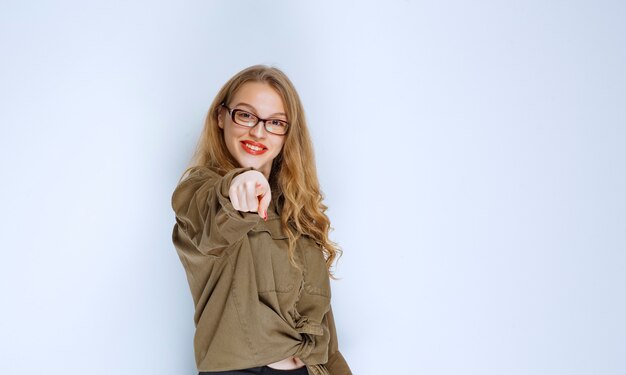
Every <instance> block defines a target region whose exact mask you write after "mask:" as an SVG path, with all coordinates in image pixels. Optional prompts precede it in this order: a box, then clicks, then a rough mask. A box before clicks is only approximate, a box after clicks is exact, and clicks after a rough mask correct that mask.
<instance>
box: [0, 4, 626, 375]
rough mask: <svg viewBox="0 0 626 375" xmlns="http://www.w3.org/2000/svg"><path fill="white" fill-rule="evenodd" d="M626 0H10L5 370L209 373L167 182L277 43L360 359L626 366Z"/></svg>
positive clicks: (574, 368)
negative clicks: (303, 128) (230, 91)
mask: <svg viewBox="0 0 626 375" xmlns="http://www.w3.org/2000/svg"><path fill="white" fill-rule="evenodd" d="M625 4H626V3H624V2H620V1H548V2H546V1H500V2H498V1H484V0H478V1H472V2H469V1H437V2H426V1H397V0H396V1H376V2H374V1H342V2H340V1H271V2H270V1H171V2H167V1H134V2H129V1H90V2H85V1H55V2H45V1H39V2H35V1H2V2H1V3H0V51H1V52H0V53H1V58H0V123H1V133H0V157H1V158H0V163H1V164H0V165H1V168H0V173H1V178H2V184H1V186H2V188H1V189H2V192H1V194H0V206H1V207H2V210H3V211H2V212H3V213H4V215H2V219H1V220H2V222H1V223H0V224H1V225H0V236H1V237H2V239H3V241H2V245H1V249H2V253H1V261H0V298H1V301H2V302H1V303H2V307H1V310H0V314H1V318H0V353H1V354H0V373H2V374H40V373H45V374H87V373H88V374H93V375H97V374H120V375H122V374H128V375H130V374H151V375H158V374H163V375H170V374H190V375H191V374H195V373H196V372H195V364H194V362H193V347H192V335H193V321H192V318H193V306H192V300H191V295H190V293H189V290H188V286H187V281H186V279H185V275H184V272H183V268H182V266H181V264H180V261H179V259H178V257H177V255H176V253H175V251H174V248H173V245H172V243H171V231H172V227H173V224H174V217H173V212H172V211H171V207H170V197H171V192H172V190H173V189H174V187H175V184H176V182H177V179H178V177H179V175H180V173H181V172H182V170H183V168H184V167H185V165H186V164H187V162H188V160H189V157H190V156H191V152H192V149H193V146H194V145H195V142H196V140H197V137H198V135H199V133H200V130H201V127H202V123H203V120H204V116H205V114H206V110H207V109H208V106H209V104H210V102H211V100H212V99H213V97H214V95H215V94H216V92H217V90H218V89H219V87H220V86H221V85H222V84H223V83H224V82H225V81H226V79H227V78H229V77H230V76H231V75H232V74H234V73H236V72H237V71H239V70H240V69H242V68H244V67H246V66H248V65H252V64H256V63H266V64H272V65H275V66H277V67H279V68H281V69H283V70H284V71H285V72H286V73H287V74H288V75H289V76H290V77H291V79H292V80H293V82H294V83H295V85H296V87H297V89H298V90H299V92H300V94H301V96H302V99H303V101H304V105H305V109H306V112H307V116H308V120H309V123H310V128H311V132H312V135H313V137H314V145H315V151H316V158H317V165H318V173H319V176H320V179H321V183H322V188H323V190H324V193H325V197H326V201H325V202H326V204H327V205H328V206H329V207H330V210H329V211H328V214H329V215H330V217H331V220H332V226H333V228H334V231H333V232H331V239H333V240H335V241H337V242H338V243H339V245H340V246H342V248H343V249H344V256H343V258H341V259H340V261H339V263H338V267H337V274H338V276H340V277H342V278H343V279H342V280H341V281H339V282H333V283H332V287H333V306H334V310H335V315H336V319H337V324H338V329H339V340H340V348H341V350H342V352H343V353H344V355H345V357H346V358H347V360H348V361H349V363H350V366H351V367H352V369H353V371H354V373H355V375H369V374H371V375H377V374H409V373H412V374H428V375H444V374H445V375H448V374H449V375H452V374H476V375H486V374H493V375H501V374H507V375H516V374H533V375H536V374H546V375H548V374H550V375H552V374H593V375H597V374H615V375H617V374H625V373H626V355H625V354H626V214H625V210H626V197H625V191H626V151H625V148H626V147H625V146H626V128H625V127H626V105H625V103H626V74H625V72H624V70H625V67H626V48H625V45H626V44H625V43H624V35H626V26H625V25H626V22H624V20H625V19H626V5H625Z"/></svg>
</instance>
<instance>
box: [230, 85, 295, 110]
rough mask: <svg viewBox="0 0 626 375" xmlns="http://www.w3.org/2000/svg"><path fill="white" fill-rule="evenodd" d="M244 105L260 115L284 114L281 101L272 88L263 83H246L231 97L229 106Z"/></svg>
mask: <svg viewBox="0 0 626 375" xmlns="http://www.w3.org/2000/svg"><path fill="white" fill-rule="evenodd" d="M240 103H246V104H249V105H251V106H252V107H254V109H256V110H257V111H259V114H260V115H263V114H264V113H265V114H273V113H276V112H285V106H284V103H283V100H282V98H281V96H280V94H279V93H278V91H276V90H275V89H274V88H273V87H272V86H270V85H269V84H267V83H265V82H246V83H244V84H243V85H241V87H240V88H239V89H238V90H237V91H236V92H235V94H234V95H233V98H232V101H231V105H233V106H236V105H237V104H240Z"/></svg>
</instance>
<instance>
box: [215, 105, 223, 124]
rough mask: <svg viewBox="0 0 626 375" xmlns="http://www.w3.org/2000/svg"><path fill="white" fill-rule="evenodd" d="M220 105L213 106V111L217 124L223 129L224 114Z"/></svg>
mask: <svg viewBox="0 0 626 375" xmlns="http://www.w3.org/2000/svg"><path fill="white" fill-rule="evenodd" d="M222 109H223V108H222V106H219V107H217V108H215V113H216V116H217V126H219V127H220V128H222V129H224V116H222Z"/></svg>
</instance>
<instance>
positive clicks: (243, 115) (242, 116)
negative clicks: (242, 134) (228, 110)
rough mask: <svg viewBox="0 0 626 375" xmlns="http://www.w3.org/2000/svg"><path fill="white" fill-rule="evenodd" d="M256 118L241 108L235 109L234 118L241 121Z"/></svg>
mask: <svg viewBox="0 0 626 375" xmlns="http://www.w3.org/2000/svg"><path fill="white" fill-rule="evenodd" d="M255 119H256V116H255V115H253V114H252V113H249V112H246V111H242V110H237V111H235V120H241V121H246V122H247V121H254V120H255Z"/></svg>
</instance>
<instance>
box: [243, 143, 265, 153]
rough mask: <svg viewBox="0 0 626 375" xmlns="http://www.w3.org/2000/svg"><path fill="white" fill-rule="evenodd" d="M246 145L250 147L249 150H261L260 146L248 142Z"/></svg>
mask: <svg viewBox="0 0 626 375" xmlns="http://www.w3.org/2000/svg"><path fill="white" fill-rule="evenodd" d="M246 147H247V148H249V149H251V150H254V151H261V150H263V149H262V148H261V147H257V146H253V145H251V144H250V143H246Z"/></svg>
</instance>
